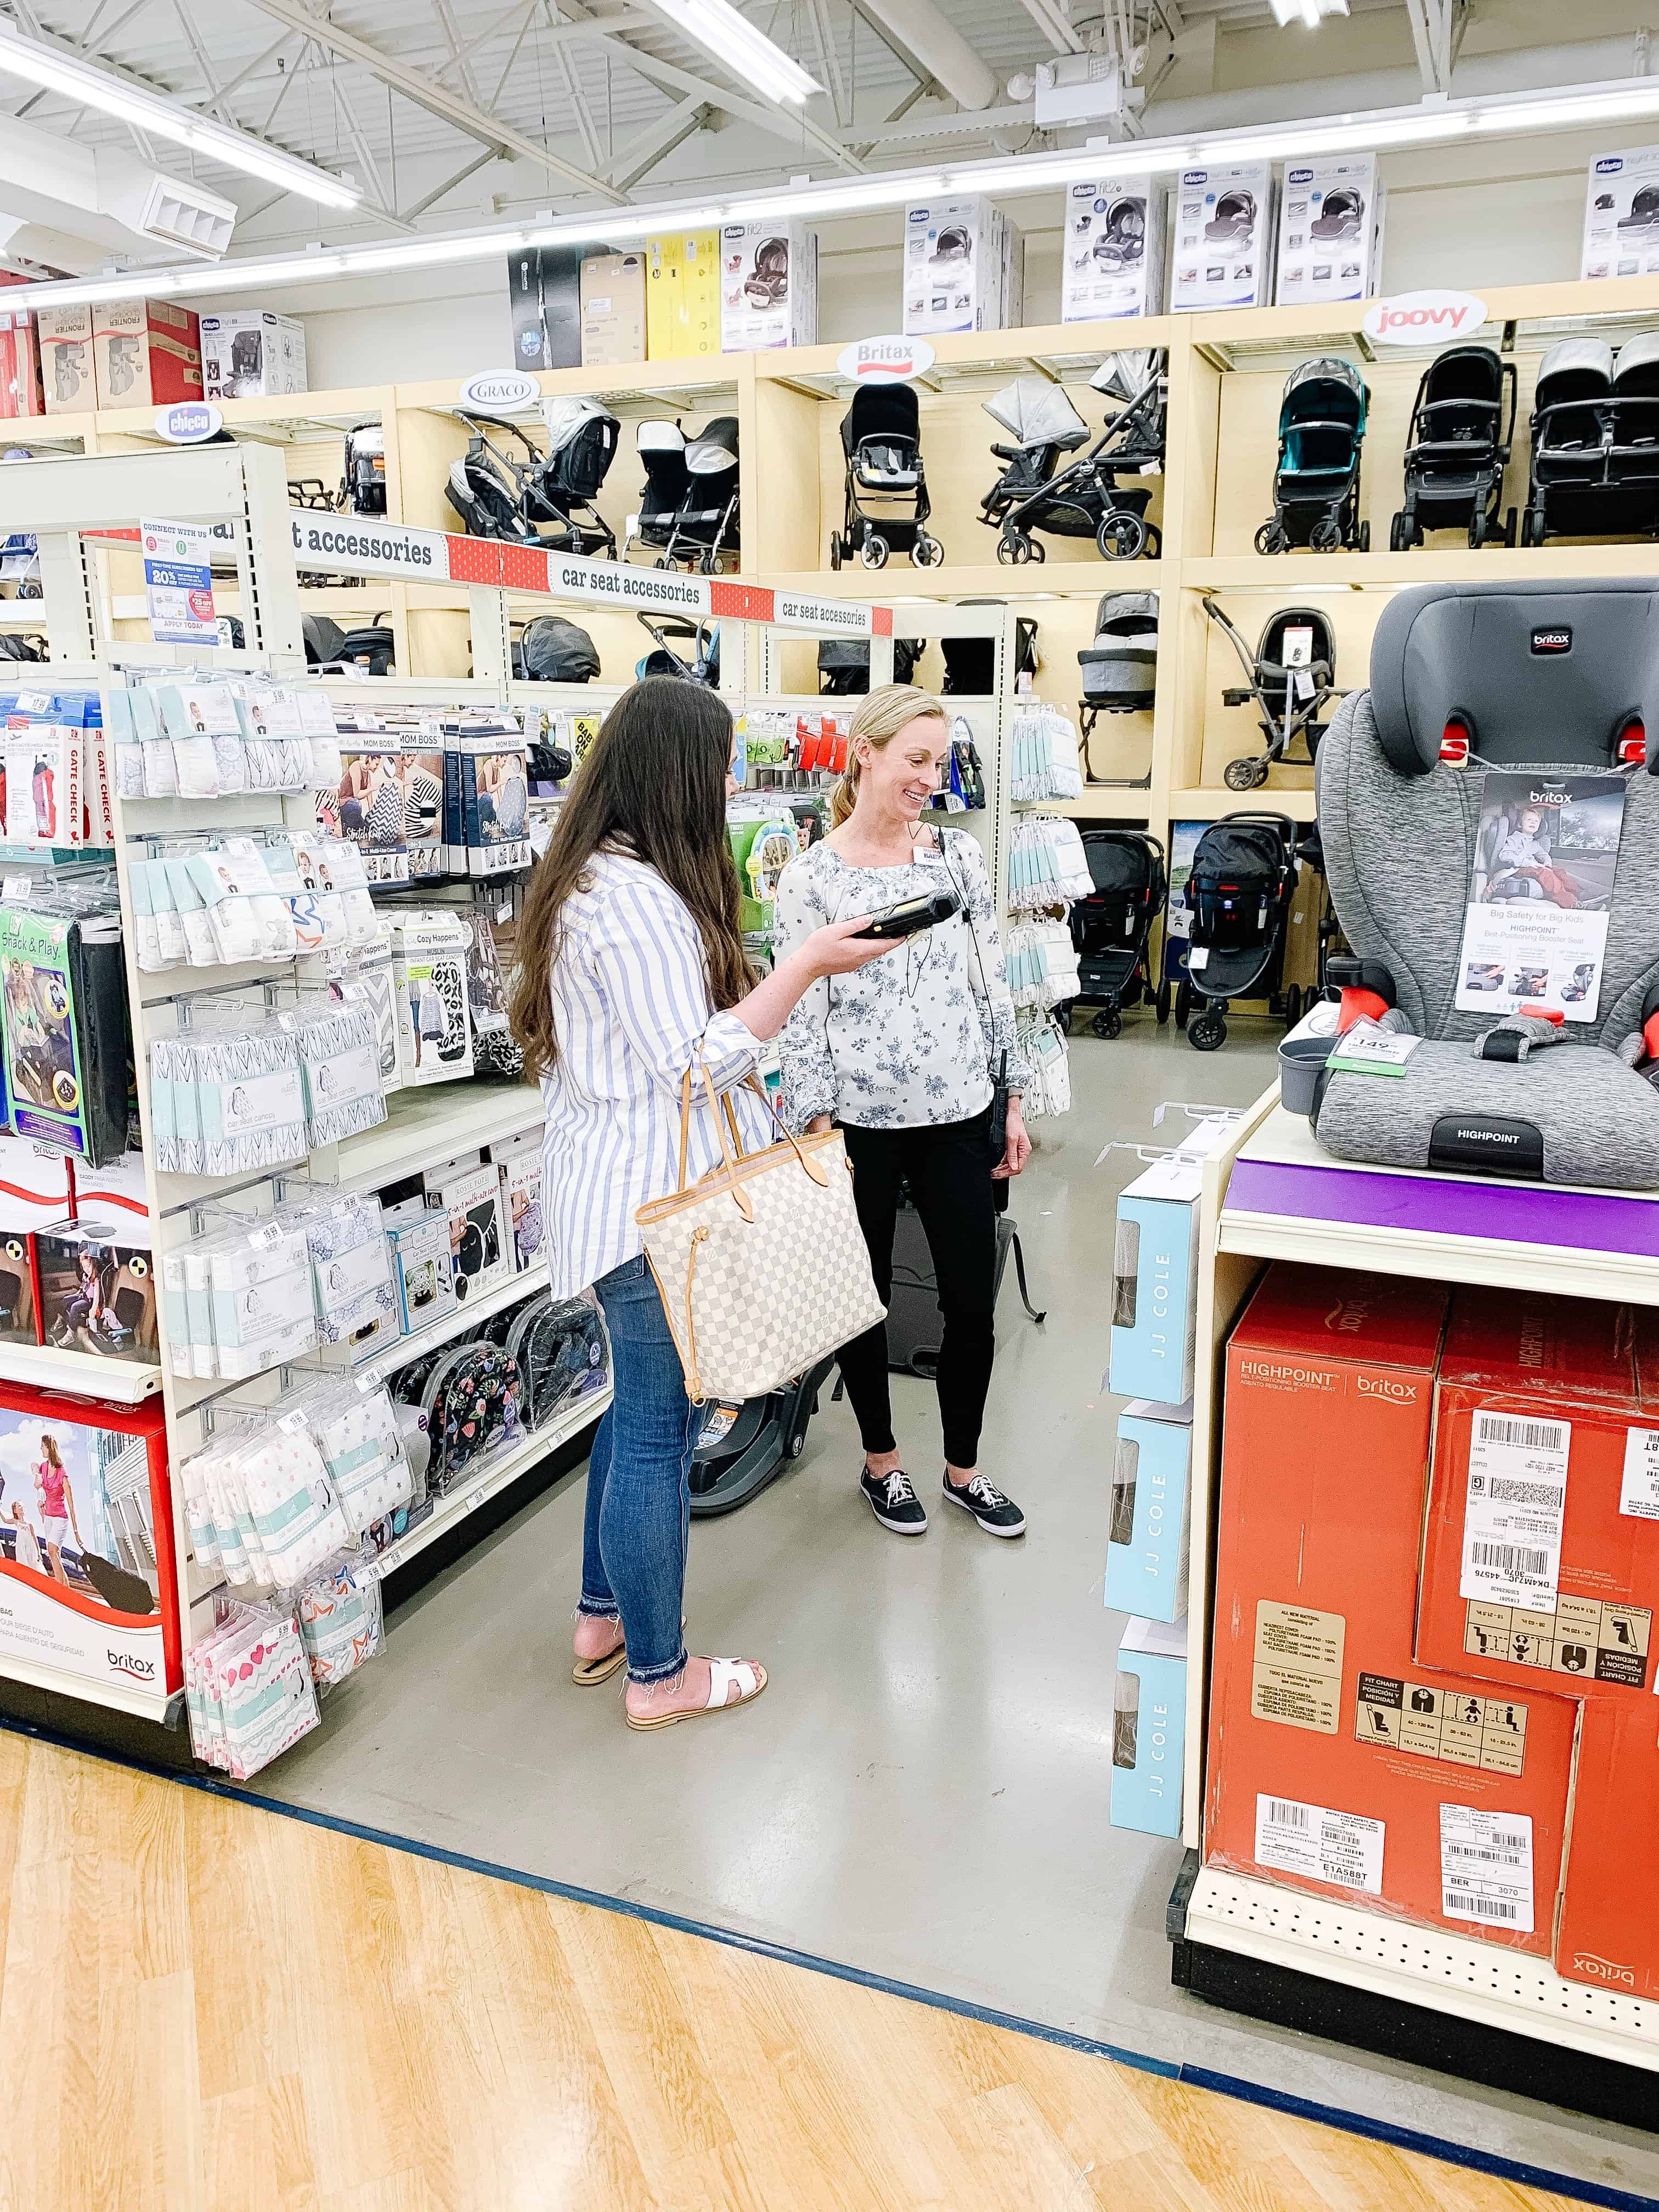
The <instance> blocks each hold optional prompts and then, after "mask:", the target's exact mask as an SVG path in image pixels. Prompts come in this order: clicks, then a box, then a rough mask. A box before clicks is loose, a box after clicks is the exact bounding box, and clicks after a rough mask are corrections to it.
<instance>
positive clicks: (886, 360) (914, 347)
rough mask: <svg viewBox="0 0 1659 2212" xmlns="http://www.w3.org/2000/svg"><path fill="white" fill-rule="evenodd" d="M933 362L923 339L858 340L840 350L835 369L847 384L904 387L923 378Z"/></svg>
mask: <svg viewBox="0 0 1659 2212" xmlns="http://www.w3.org/2000/svg"><path fill="white" fill-rule="evenodd" d="M933 360H934V355H933V348H932V346H930V345H929V344H928V343H927V339H926V338H903V337H884V338H860V339H859V341H858V342H857V343H856V344H855V345H849V346H843V347H842V349H841V351H840V352H839V353H838V354H837V355H836V368H838V369H839V370H840V371H841V373H842V375H843V376H844V377H845V378H846V379H847V380H848V383H849V384H908V382H909V381H910V379H911V378H912V377H914V376H926V375H927V372H928V370H929V369H930V368H932V367H933Z"/></svg>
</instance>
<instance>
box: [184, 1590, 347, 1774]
mask: <svg viewBox="0 0 1659 2212" xmlns="http://www.w3.org/2000/svg"><path fill="white" fill-rule="evenodd" d="M218 1610H219V1613H220V1615H221V1618H220V1623H219V1625H218V1626H216V1627H215V1629H214V1631H213V1632H212V1634H211V1635H210V1636H207V1637H204V1638H202V1639H201V1641H200V1642H199V1643H197V1644H191V1648H190V1650H189V1651H188V1652H187V1653H186V1654H185V1702H186V1705H187V1707H188V1710H189V1716H190V1735H191V1744H192V1745H193V1746H194V1747H195V1751H196V1755H197V1758H198V1759H205V1760H206V1761H207V1762H208V1764H209V1765H211V1766H216V1767H218V1768H219V1769H220V1770H221V1771H222V1772H223V1773H226V1774H228V1775H230V1776H232V1777H233V1778H234V1779H235V1780H237V1781H244V1782H245V1781H246V1779H247V1778H248V1777H249V1776H250V1775H254V1774H258V1772H259V1771H260V1770H261V1768H263V1767H266V1766H269V1765H270V1762H271V1760H272V1759H276V1758H278V1757H280V1755H281V1754H282V1753H283V1752H285V1751H286V1750H288V1748H289V1746H290V1745H291V1744H295V1743H297V1742H298V1741H299V1740H300V1738H301V1736H302V1735H308V1734H309V1733H310V1731H311V1730H312V1729H314V1728H315V1727H316V1725H317V1723H318V1718H319V1716H318V1711H317V1692H316V1688H315V1686H314V1685H313V1681H312V1678H311V1667H310V1663H309V1662H308V1661H307V1657H306V1649H305V1645H304V1644H303V1642H302V1641H301V1636H300V1628H299V1623H298V1622H297V1621H296V1620H295V1617H294V1614H293V1612H292V1611H291V1610H283V1608H281V1607H264V1606H259V1607H253V1606H241V1605H236V1604H222V1606H221V1607H219V1608H218Z"/></svg>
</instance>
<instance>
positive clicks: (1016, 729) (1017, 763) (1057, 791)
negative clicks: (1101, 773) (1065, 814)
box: [1008, 704, 1083, 803]
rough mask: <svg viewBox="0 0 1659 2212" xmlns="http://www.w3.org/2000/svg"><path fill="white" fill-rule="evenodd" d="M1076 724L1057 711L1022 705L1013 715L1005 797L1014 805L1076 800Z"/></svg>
mask: <svg viewBox="0 0 1659 2212" xmlns="http://www.w3.org/2000/svg"><path fill="white" fill-rule="evenodd" d="M1078 743H1079V740H1078V732H1077V724H1076V723H1075V722H1074V721H1073V720H1072V719H1071V717H1070V715H1068V714H1061V713H1060V709H1059V708H1057V707H1048V706H1042V705H1036V704H1031V705H1022V706H1020V707H1018V708H1016V709H1015V711H1014V726H1013V736H1012V747H1011V753H1010V763H1009V782H1008V795H1009V797H1010V798H1011V799H1013V800H1015V801H1016V802H1017V803H1018V802H1020V801H1024V800H1030V799H1078V798H1080V797H1081V796H1082V793H1083V771H1082V769H1081V768H1080V767H1079V762H1078Z"/></svg>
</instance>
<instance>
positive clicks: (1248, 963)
mask: <svg viewBox="0 0 1659 2212" xmlns="http://www.w3.org/2000/svg"><path fill="white" fill-rule="evenodd" d="M1296 881H1297V868H1296V825H1295V823H1293V822H1292V821H1291V819H1290V817H1289V816H1288V815H1285V814H1258V813H1255V812H1251V811H1240V812H1238V813H1237V814H1224V815H1223V816H1222V817H1221V819H1220V821H1219V822H1212V823H1211V824H1210V826H1209V828H1208V829H1206V831H1205V832H1204V835H1203V836H1201V837H1200V839H1199V841H1198V844H1197V846H1196V848H1194V853H1193V865H1192V872H1191V873H1190V874H1189V875H1188V878H1187V889H1186V899H1187V905H1188V909H1189V911H1190V913H1191V915H1192V927H1191V930H1190V932H1189V933H1188V942H1189V944H1190V945H1191V948H1192V949H1191V951H1189V952H1188V956H1187V974H1186V976H1185V978H1184V979H1183V981H1182V984H1181V987H1180V988H1179V990H1178V991H1177V993H1176V1009H1175V1012H1176V1027H1177V1028H1178V1029H1183V1030H1186V1032H1187V1042H1188V1044H1190V1045H1192V1046H1193V1047H1194V1048H1195V1049H1196V1050H1197V1051H1199V1052H1214V1051H1216V1050H1217V1049H1218V1047H1220V1046H1221V1045H1223V1044H1225V1042H1226V1041H1227V1024H1226V1020H1225V1016H1226V1012H1227V1006H1228V1002H1229V1000H1232V999H1243V998H1245V997H1249V998H1253V999H1266V1000H1267V1003H1268V1006H1269V1009H1270V1010H1271V1012H1273V1013H1274V1014H1275V1015H1278V1014H1279V1013H1280V1012H1283V1013H1284V1016H1285V1026H1286V1027H1287V1028H1291V1027H1294V1025H1295V1024H1296V1022H1297V1018H1299V1017H1300V1014H1301V1012H1302V994H1301V992H1300V990H1299V989H1297V988H1295V987H1292V988H1291V991H1290V992H1287V993H1286V994H1285V995H1284V998H1283V1000H1281V998H1280V994H1279V985H1280V982H1281V980H1282V978H1283V975H1284V970H1285V921H1286V918H1287V917H1288V915H1289V913H1290V906H1291V892H1292V891H1293V890H1295V889H1296ZM1194 1001H1197V1002H1198V1004H1199V1007H1200V1011H1199V1012H1196V1013H1194V1012H1193V1006H1194Z"/></svg>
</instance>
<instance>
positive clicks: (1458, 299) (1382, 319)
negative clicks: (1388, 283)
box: [1362, 292, 1486, 346]
mask: <svg viewBox="0 0 1659 2212" xmlns="http://www.w3.org/2000/svg"><path fill="white" fill-rule="evenodd" d="M1485 321H1486V301H1484V300H1477V299H1476V298H1475V296H1474V293H1473V292H1397V293H1396V294H1395V296H1394V298H1393V299H1392V300H1379V301H1377V302H1376V306H1375V307H1372V308H1370V310H1369V311H1368V313H1367V314H1366V316H1365V320H1364V324H1363V325H1362V328H1363V329H1364V333H1365V335H1366V337H1368V338H1370V341H1371V343H1373V344H1374V345H1408V346H1425V345H1439V344H1442V343H1449V342H1450V340H1451V339H1453V338H1461V337H1469V336H1470V335H1471V334H1472V333H1473V332H1474V331H1478V330H1479V329H1480V325H1481V324H1482V323H1484V322H1485Z"/></svg>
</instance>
